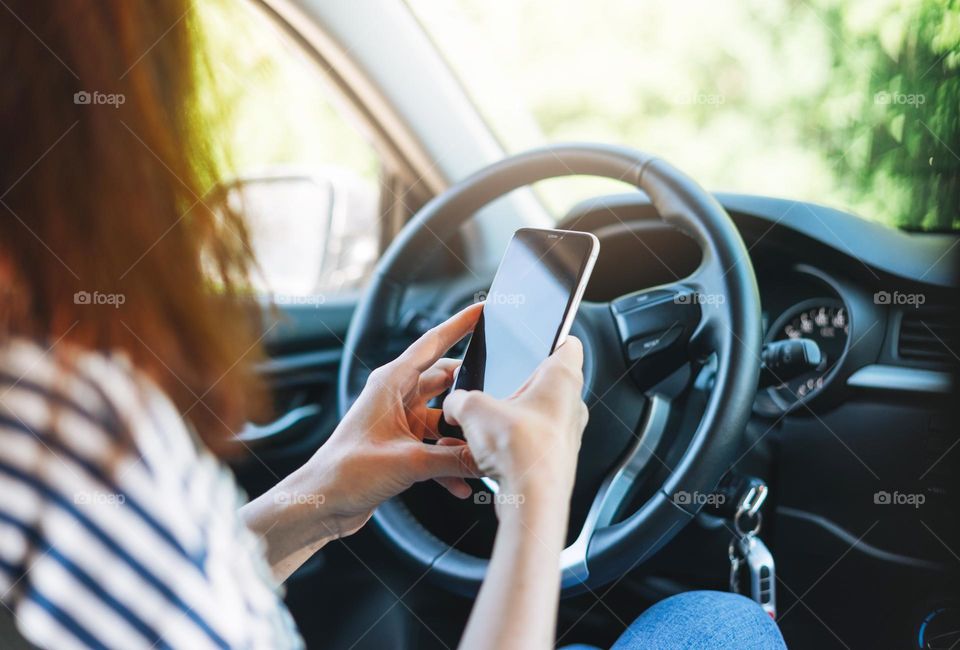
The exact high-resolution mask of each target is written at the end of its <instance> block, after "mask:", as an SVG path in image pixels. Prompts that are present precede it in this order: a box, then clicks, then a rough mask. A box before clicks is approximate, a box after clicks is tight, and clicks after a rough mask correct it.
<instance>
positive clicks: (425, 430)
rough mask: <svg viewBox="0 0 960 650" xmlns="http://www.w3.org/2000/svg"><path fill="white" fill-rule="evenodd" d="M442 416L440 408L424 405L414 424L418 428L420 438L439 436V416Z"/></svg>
mask: <svg viewBox="0 0 960 650" xmlns="http://www.w3.org/2000/svg"><path fill="white" fill-rule="evenodd" d="M442 417H443V411H442V410H440V409H434V408H427V407H424V409H423V411H422V412H421V414H418V415H417V416H416V424H417V427H418V428H419V429H420V431H419V432H418V433H419V436H420V438H430V439H431V440H433V439H436V438H439V437H440V433H439V427H440V418H442Z"/></svg>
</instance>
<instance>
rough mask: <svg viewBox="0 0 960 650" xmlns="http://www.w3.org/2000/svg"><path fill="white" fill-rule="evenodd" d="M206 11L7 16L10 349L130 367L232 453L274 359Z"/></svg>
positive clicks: (31, 0)
mask: <svg viewBox="0 0 960 650" xmlns="http://www.w3.org/2000/svg"><path fill="white" fill-rule="evenodd" d="M193 4H194V3H193V2H192V0H157V1H154V0H59V1H58V2H56V3H45V2H36V1H35V0H6V2H5V3H4V6H3V7H0V64H2V67H3V69H4V70H6V71H7V75H6V79H4V82H3V83H2V84H0V342H2V341H3V339H5V338H9V337H28V338H30V339H33V340H35V341H42V342H45V343H46V344H47V345H54V344H56V345H57V346H62V345H66V347H74V348H77V347H80V348H84V349H92V350H97V351H104V352H107V351H109V352H114V351H120V352H123V353H125V354H126V355H127V356H128V357H129V358H130V359H131V360H132V361H133V363H134V365H135V366H136V367H137V368H138V369H140V370H142V371H144V372H146V373H147V374H148V375H149V376H150V377H151V378H152V379H153V380H154V381H155V382H156V383H157V384H158V385H159V386H160V387H161V388H162V389H164V390H165V391H166V393H167V394H168V395H169V396H170V397H171V399H172V400H173V401H174V403H175V404H176V405H177V406H178V408H179V409H180V410H181V412H183V413H184V414H185V417H186V418H187V419H188V420H189V421H190V422H191V423H192V424H193V425H194V427H195V429H196V430H197V432H198V433H199V435H200V436H201V438H202V439H203V440H204V441H205V442H206V443H207V445H208V446H209V447H210V448H211V449H213V450H214V451H217V452H219V453H223V452H224V451H225V450H227V449H229V448H230V445H229V444H228V441H229V440H230V438H231V436H232V434H233V433H235V431H236V430H237V429H238V427H240V426H241V425H242V423H243V422H244V421H245V420H246V419H247V418H248V417H249V416H250V415H251V413H250V411H251V409H256V408H257V407H258V406H259V405H262V404H263V403H264V399H263V392H262V390H261V389H260V386H259V384H258V382H257V380H256V377H255V374H254V372H253V371H252V365H253V362H255V361H257V360H258V359H260V358H261V355H262V352H261V346H260V345H259V338H258V336H259V334H258V325H259V323H258V320H257V315H258V312H257V310H256V309H255V308H252V307H251V305H252V303H253V301H252V300H250V298H251V291H250V288H249V283H248V277H249V276H248V272H249V270H250V269H251V265H252V261H253V260H252V254H251V252H250V247H249V242H248V235H247V230H246V228H245V226H244V223H243V221H242V219H241V218H240V217H239V215H237V214H234V213H232V212H230V211H228V210H226V209H225V208H224V207H223V206H220V205H217V206H214V205H211V204H210V201H209V200H208V198H207V197H208V194H209V192H210V190H211V188H212V186H213V185H214V183H215V181H216V180H217V179H218V178H219V177H221V175H222V174H223V173H224V171H225V170H224V169H223V168H222V161H223V160H224V159H225V157H224V156H223V155H222V153H223V152H221V151H220V150H218V149H217V148H216V147H215V143H212V142H211V141H210V139H209V138H210V135H211V132H212V131H211V129H209V128H208V127H207V125H208V121H209V118H210V116H211V113H210V111H209V110H204V109H203V107H204V106H209V105H210V101H209V97H210V91H211V90H212V89H213V88H214V82H215V80H214V79H213V78H212V77H211V76H210V75H209V74H208V73H207V69H208V68H207V67H206V66H205V60H206V54H205V52H204V49H203V38H202V33H201V30H200V28H199V26H198V22H197V18H196V16H195V15H194V10H193V9H192V7H193ZM67 344H73V345H72V346H71V345H67Z"/></svg>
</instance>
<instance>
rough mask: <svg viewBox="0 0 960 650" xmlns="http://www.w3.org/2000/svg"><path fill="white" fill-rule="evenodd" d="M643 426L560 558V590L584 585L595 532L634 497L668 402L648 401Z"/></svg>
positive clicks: (660, 434)
mask: <svg viewBox="0 0 960 650" xmlns="http://www.w3.org/2000/svg"><path fill="white" fill-rule="evenodd" d="M648 404H649V405H648V407H647V415H646V419H645V421H644V424H643V427H642V428H641V430H640V432H639V434H637V436H636V441H635V442H634V443H633V445H632V446H631V447H630V449H629V451H627V453H626V454H625V455H624V457H623V459H622V460H621V461H620V462H619V463H618V464H617V465H616V467H615V468H614V469H613V471H612V472H610V474H609V475H608V476H607V478H606V479H605V480H604V481H603V483H602V484H601V485H600V489H599V490H597V494H596V497H594V500H593V503H592V504H591V506H590V510H589V512H588V513H587V517H586V519H585V520H584V523H583V526H582V527H581V529H580V533H579V534H578V535H577V538H576V540H574V542H573V543H572V544H571V545H570V546H568V547H567V548H565V549H564V550H563V553H562V554H561V556H560V567H561V571H562V578H561V580H562V585H563V587H569V586H574V585H576V584H577V583H582V582H586V581H587V579H588V578H589V577H590V569H589V566H588V565H587V552H588V550H589V548H590V542H591V541H593V536H594V535H595V534H596V532H597V530H599V529H601V528H605V527H607V526H610V525H611V524H612V523H613V522H614V521H616V519H617V517H618V516H620V515H621V514H622V511H623V508H624V507H625V506H626V505H627V503H628V502H629V501H630V498H631V497H632V496H633V495H634V491H635V488H636V486H637V482H638V480H637V479H638V477H639V476H640V475H641V474H642V472H643V470H644V468H646V467H647V466H648V465H649V463H650V460H651V459H652V458H653V457H654V456H655V454H656V449H657V445H659V444H660V440H661V439H662V438H663V434H664V432H665V431H666V428H667V419H668V416H669V414H670V402H669V401H668V400H667V399H665V398H663V397H659V396H654V397H652V398H651V399H650V401H649V403H648Z"/></svg>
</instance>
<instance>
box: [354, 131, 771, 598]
mask: <svg viewBox="0 0 960 650" xmlns="http://www.w3.org/2000/svg"><path fill="white" fill-rule="evenodd" d="M569 175H591V176H601V177H607V178H612V179H615V180H620V181H625V182H628V183H631V184H633V185H635V186H636V187H637V188H639V189H640V190H642V191H643V192H645V193H646V194H647V195H648V196H649V198H650V200H651V202H652V204H653V206H654V208H655V209H656V211H657V213H658V215H659V217H660V218H661V219H662V220H663V221H664V222H666V223H667V224H669V225H671V226H673V227H675V228H677V229H679V230H680V231H682V232H684V233H686V234H687V235H688V236H690V237H692V238H693V239H694V241H695V242H696V243H697V244H698V245H699V247H700V249H701V253H702V257H701V262H700V265H699V267H698V268H697V270H696V271H694V272H693V273H692V274H691V275H689V276H688V277H685V278H678V279H677V281H676V282H673V283H670V284H666V285H661V286H657V287H653V288H650V289H645V290H642V291H638V292H635V293H631V294H628V295H626V296H623V297H620V298H618V299H616V300H613V301H610V302H608V303H597V302H586V301H585V302H584V303H583V304H582V305H581V308H580V312H579V314H578V316H577V321H576V323H575V327H574V332H575V333H576V334H577V335H578V336H580V338H581V339H582V340H583V343H584V351H585V357H586V363H585V366H586V367H588V368H589V372H586V373H585V386H584V394H585V400H586V401H587V405H588V407H589V408H590V422H589V424H588V425H587V430H586V431H585V433H584V440H583V444H582V447H581V454H580V461H579V467H578V474H577V481H576V487H575V489H574V498H573V504H574V506H573V508H572V513H573V514H572V515H571V530H575V528H574V521H576V522H577V523H580V524H581V527H580V529H579V531H580V532H579V534H578V535H577V536H576V538H575V541H573V542H572V543H571V544H570V545H569V546H568V547H567V548H566V549H565V550H564V551H563V554H562V558H561V560H562V561H561V564H562V566H561V571H562V578H561V580H562V587H563V594H564V595H570V594H573V593H576V592H578V591H580V590H582V589H584V588H585V587H590V588H595V587H597V586H600V585H603V584H605V583H607V582H609V581H611V580H613V579H615V578H617V577H619V576H621V575H623V574H624V573H626V572H627V571H629V570H631V569H633V568H634V567H636V566H638V565H639V564H640V563H641V562H643V561H644V560H646V559H647V558H649V557H650V556H651V555H653V554H654V553H655V552H656V551H657V550H659V549H660V548H662V547H663V546H664V545H665V544H666V543H667V542H668V541H669V540H671V539H672V538H673V537H674V536H675V535H676V534H677V533H678V532H679V531H680V530H681V529H682V527H683V526H684V525H685V524H687V523H689V522H690V521H691V520H692V518H693V517H694V515H696V513H697V512H698V511H699V509H700V508H701V507H702V504H703V502H704V499H702V498H698V497H697V495H708V494H710V493H711V492H712V491H713V490H715V489H716V487H717V484H718V483H719V481H720V479H721V478H722V476H723V474H724V473H725V472H726V471H727V470H728V469H729V467H730V464H731V463H732V462H733V460H734V458H735V455H736V454H737V453H738V451H739V446H740V442H741V439H742V434H743V430H744V427H745V425H746V422H747V419H748V417H749V415H750V411H751V407H752V404H753V400H754V397H755V395H756V390H757V381H758V373H759V353H760V346H761V321H760V299H759V295H758V291H757V284H756V277H755V276H754V272H753V267H752V265H751V263H750V258H749V256H748V252H747V249H746V247H745V246H744V243H743V240H742V239H741V237H740V234H739V233H738V231H737V229H736V227H735V226H734V224H733V221H732V220H731V219H730V217H729V215H728V214H727V213H726V212H725V211H724V209H723V208H722V207H721V206H720V204H719V203H717V201H716V200H715V199H714V198H713V196H712V195H710V194H709V193H707V192H706V191H705V190H704V189H702V188H701V187H700V186H699V185H697V183H696V182H694V181H693V180H692V179H691V178H689V177H688V176H686V175H685V174H683V173H682V172H680V171H679V170H677V169H676V168H674V167H673V166H671V165H670V164H668V163H666V162H664V161H663V160H661V159H658V158H656V157H654V156H651V155H648V154H646V153H642V152H640V151H635V150H632V149H629V148H624V147H617V146H609V145H599V144H563V145H553V146H548V147H543V148H539V149H535V150H532V151H528V152H526V153H521V154H518V155H515V156H512V157H509V158H506V159H504V160H502V161H500V162H497V163H495V164H493V165H490V166H489V167H486V168H484V169H482V170H480V171H479V172H477V173H475V174H473V175H472V176H470V177H469V178H467V179H465V180H463V181H462V182H460V183H457V184H456V185H454V186H452V187H450V188H449V189H448V190H446V191H445V192H443V193H442V194H440V195H439V196H437V197H436V198H434V199H433V200H432V201H430V202H429V203H428V204H427V205H426V206H424V207H423V209H421V210H420V211H419V212H418V213H417V214H416V215H415V216H414V217H413V219H411V220H410V222H409V223H408V224H407V225H406V226H405V227H404V228H403V230H402V231H401V232H400V233H399V235H398V236H397V237H396V238H395V239H394V240H393V242H392V243H391V244H390V246H389V247H388V249H387V250H386V252H385V253H384V255H383V256H382V257H381V259H380V261H379V263H378V265H377V267H376V269H375V271H374V273H373V277H372V279H371V281H370V283H369V285H368V287H367V289H366V291H365V293H364V294H363V296H362V297H361V298H360V301H359V304H358V305H357V308H356V311H355V312H354V315H353V319H352V321H351V323H350V327H349V330H348V332H347V337H346V340H345V343H344V349H343V359H342V362H341V366H340V376H339V386H338V402H339V408H340V412H341V415H343V414H345V413H346V411H347V410H348V409H349V408H350V406H351V405H352V404H353V402H354V400H355V399H356V397H357V396H358V395H359V393H360V390H361V389H362V388H363V384H364V382H365V381H366V378H367V376H368V374H369V371H370V369H372V368H373V367H376V366H377V365H381V364H382V363H384V362H385V361H387V360H389V359H386V358H383V355H384V350H385V343H384V342H385V341H388V340H390V338H391V337H395V333H396V332H397V331H398V330H400V329H401V328H402V324H401V318H402V313H401V305H402V303H403V299H404V294H405V290H406V289H407V287H408V286H409V285H411V283H413V281H414V279H415V278H416V277H417V274H418V272H419V271H420V270H421V269H422V268H423V265H424V263H425V259H426V258H427V257H428V252H429V251H431V250H433V249H435V248H436V247H437V246H440V245H441V244H440V242H445V241H446V240H447V239H448V238H450V237H451V236H452V235H453V234H454V233H455V232H456V230H457V229H458V228H459V227H460V226H461V225H463V224H464V223H465V222H466V221H467V220H468V219H470V218H472V216H473V215H474V213H476V212H477V211H478V210H479V209H480V208H482V207H483V206H485V205H486V204H488V203H490V202H491V201H493V200H494V199H496V198H498V197H500V196H502V195H504V194H506V193H508V192H510V191H512V190H515V189H518V188H520V187H524V186H526V185H529V184H531V183H535V182H538V181H542V180H547V179H550V178H556V177H561V176H569ZM650 253H651V254H655V253H653V252H652V251H650ZM602 255H603V251H602V250H601V261H602ZM623 263H624V264H628V263H629V261H628V260H624V262H623ZM708 360H709V362H710V364H709V367H710V368H711V369H712V388H710V389H709V397H707V398H706V400H705V405H704V406H703V410H702V415H700V419H699V423H696V422H695V423H694V424H695V427H690V429H691V431H692V432H693V433H692V434H690V435H689V436H686V437H684V438H682V439H679V440H678V441H673V442H674V447H675V449H674V451H673V452H672V453H670V452H667V451H664V444H665V443H666V441H668V440H670V438H671V435H672V431H673V429H674V428H675V426H676V420H677V417H676V416H677V415H680V416H682V414H677V413H674V414H673V415H674V417H671V411H677V410H678V409H677V408H676V406H675V405H674V403H673V401H672V400H671V399H670V398H669V397H665V396H664V395H662V394H659V393H658V392H656V391H655V390H653V389H654V388H655V385H657V384H658V382H660V385H662V383H663V382H661V380H664V379H665V378H667V377H668V376H672V375H675V374H676V373H678V372H679V371H680V370H681V369H682V368H683V367H685V366H686V367H688V368H691V367H700V368H701V369H703V368H705V367H708V366H705V365H704V364H705V363H706V362H707V361H708ZM677 447H679V448H677ZM651 476H657V477H658V478H657V479H656V481H654V483H655V485H654V486H653V488H652V489H650V488H646V489H645V490H643V491H641V492H640V494H641V495H642V497H641V498H643V497H645V496H646V495H647V494H649V496H648V497H646V499H645V501H643V502H642V505H639V507H638V508H636V510H635V511H634V512H629V513H627V512H624V510H625V509H626V507H627V505H628V503H631V499H633V500H634V502H636V498H637V494H638V487H639V486H641V485H642V484H643V483H644V481H648V482H649V480H650V477H651ZM661 476H662V477H665V478H663V479H662V481H661V480H660V479H659V477H661ZM578 504H579V505H578ZM578 512H579V513H580V514H579V515H578V514H576V513H578ZM373 518H374V521H375V522H376V525H377V526H378V527H379V528H380V530H381V531H382V533H383V534H384V535H385V537H386V539H387V540H388V542H389V543H390V544H391V545H392V546H393V547H395V548H396V549H397V550H398V551H399V552H400V553H401V554H402V555H403V556H405V557H406V558H408V559H409V560H411V561H412V562H414V563H415V564H416V565H418V566H419V567H420V568H421V570H422V571H424V572H426V571H430V572H431V573H432V574H433V575H435V576H437V577H438V579H439V582H440V583H441V584H443V585H446V586H447V587H449V588H452V589H454V590H455V591H458V592H461V593H467V594H471V593H476V591H477V590H478V589H479V586H480V583H481V582H482V580H483V576H484V573H485V571H486V567H487V564H488V560H487V559H484V558H480V557H476V556H474V555H470V554H468V553H465V552H463V551H461V550H459V549H457V548H453V547H451V546H450V545H449V544H448V543H446V542H444V541H442V540H441V539H439V538H438V537H437V536H436V535H434V534H433V533H432V532H431V531H429V530H428V529H427V528H426V527H425V526H424V525H423V524H422V523H421V522H420V521H419V520H418V519H416V518H415V517H414V516H413V514H412V512H411V510H410V509H409V508H408V506H407V505H406V504H405V503H404V501H403V498H402V497H396V498H394V499H391V500H390V501H388V502H386V503H384V504H382V505H381V506H380V507H379V508H378V509H377V511H376V512H375V514H374V516H373Z"/></svg>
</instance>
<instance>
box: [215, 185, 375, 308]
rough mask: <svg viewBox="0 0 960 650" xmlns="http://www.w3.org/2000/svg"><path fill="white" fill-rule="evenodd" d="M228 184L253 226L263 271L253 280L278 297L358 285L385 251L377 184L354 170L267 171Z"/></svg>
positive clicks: (231, 198) (230, 197) (234, 204)
mask: <svg viewBox="0 0 960 650" xmlns="http://www.w3.org/2000/svg"><path fill="white" fill-rule="evenodd" d="M223 190H225V196H226V200H227V202H228V205H230V207H231V208H233V209H235V210H238V211H240V212H241V213H242V214H244V215H245V217H246V221H247V224H248V227H249V229H250V239H251V247H252V248H253V252H254V255H255V256H256V259H257V262H258V264H259V265H260V270H261V273H260V274H258V277H255V278H254V285H255V287H256V288H257V289H258V290H260V291H262V292H263V293H273V294H275V295H276V296H277V302H278V303H281V304H282V303H283V302H284V300H283V299H284V298H285V297H291V298H293V297H302V296H323V294H325V293H335V292H341V291H345V290H350V289H355V288H358V287H360V286H362V285H363V283H364V282H365V281H366V279H367V277H368V275H369V273H370V271H371V270H372V269H373V265H374V264H375V263H376V260H377V256H378V255H379V252H380V227H379V221H380V220H379V217H378V212H379V209H378V206H379V190H378V188H377V187H376V185H375V184H373V183H371V182H370V181H368V180H366V179H363V178H361V177H360V176H359V175H357V174H356V173H354V172H352V171H349V170H346V169H343V168H337V167H323V168H317V169H310V170H300V169H296V170H293V169H277V170H268V171H266V172H264V173H259V174H255V175H248V176H244V177H242V178H239V179H237V180H235V181H233V182H231V183H229V184H227V185H226V186H225V187H224V188H223Z"/></svg>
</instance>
